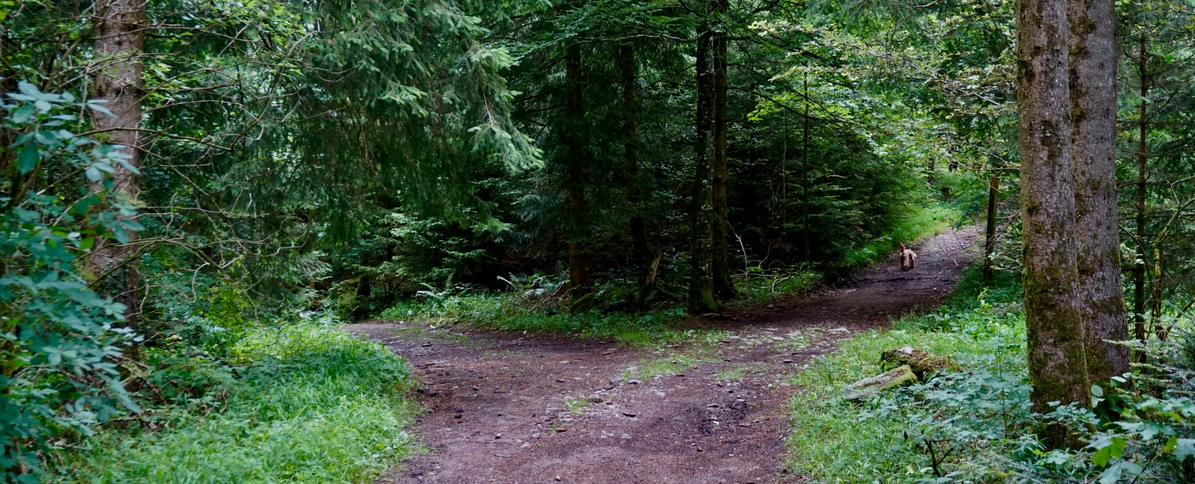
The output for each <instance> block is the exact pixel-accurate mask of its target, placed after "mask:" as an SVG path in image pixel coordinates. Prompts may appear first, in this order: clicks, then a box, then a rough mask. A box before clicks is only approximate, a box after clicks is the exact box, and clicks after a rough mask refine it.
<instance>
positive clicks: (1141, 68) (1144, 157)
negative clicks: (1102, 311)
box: [1133, 33, 1150, 361]
mask: <svg viewBox="0 0 1195 484" xmlns="http://www.w3.org/2000/svg"><path fill="white" fill-rule="evenodd" d="M1140 35H1141V38H1140V39H1139V40H1138V47H1139V51H1138V52H1139V54H1138V59H1137V75H1138V77H1139V81H1140V82H1141V85H1140V94H1141V106H1140V107H1139V108H1138V118H1139V120H1138V125H1137V203H1136V209H1137V261H1136V263H1135V264H1133V325H1134V331H1133V332H1134V333H1135V334H1134V336H1136V337H1137V340H1139V341H1141V342H1142V343H1144V342H1145V338H1146V333H1145V305H1146V298H1145V257H1146V255H1145V223H1146V218H1145V215H1146V214H1145V211H1146V206H1145V184H1146V181H1147V180H1146V176H1147V172H1146V162H1147V161H1148V160H1149V146H1148V145H1147V144H1146V140H1147V138H1148V134H1149V128H1148V127H1147V121H1146V118H1147V115H1148V114H1149V112H1148V103H1147V102H1146V100H1147V99H1149V89H1150V85H1149V77H1148V75H1149V72H1148V70H1147V69H1148V66H1147V65H1146V52H1145V34H1144V33H1141V34H1140ZM1140 356H1141V357H1144V356H1145V355H1144V353H1142V354H1141V355H1140ZM1142 361H1144V360H1142Z"/></svg>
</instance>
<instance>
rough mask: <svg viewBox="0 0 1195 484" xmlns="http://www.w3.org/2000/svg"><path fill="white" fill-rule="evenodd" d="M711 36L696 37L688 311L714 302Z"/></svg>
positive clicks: (703, 29) (714, 305)
mask: <svg viewBox="0 0 1195 484" xmlns="http://www.w3.org/2000/svg"><path fill="white" fill-rule="evenodd" d="M713 38H714V36H713V34H712V32H711V31H710V27H709V24H708V23H706V24H703V25H702V27H701V28H700V31H699V32H698V34H697V66H696V67H697V120H696V121H697V146H696V147H695V151H696V152H695V153H694V157H693V161H694V167H693V204H692V207H691V208H690V210H691V211H692V212H691V213H692V223H693V226H692V247H693V248H692V269H691V270H692V272H691V274H690V276H689V301H688V306H689V310H690V311H692V312H694V313H700V312H705V311H711V310H714V309H716V308H717V306H718V304H717V302H716V301H715V300H714V277H713V265H714V261H713V223H714V199H713V179H712V169H711V165H712V163H713V158H714V130H713V111H714V100H713V98H712V96H711V94H712V93H713V89H712V84H713V59H712V57H713V50H714V48H713Z"/></svg>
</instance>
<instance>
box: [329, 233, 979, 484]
mask: <svg viewBox="0 0 1195 484" xmlns="http://www.w3.org/2000/svg"><path fill="white" fill-rule="evenodd" d="M976 235H977V231H976V230H974V229H970V230H965V231H959V232H947V233H943V234H940V235H937V236H935V237H933V238H931V239H929V240H927V241H925V242H924V243H922V244H921V245H920V246H919V247H915V248H914V250H917V252H918V255H919V258H918V259H917V268H916V269H915V270H914V271H910V272H903V271H901V270H900V268H899V267H898V263H897V261H896V257H895V254H893V258H892V260H891V261H890V263H887V264H884V265H882V266H880V267H878V268H876V269H874V270H872V271H871V272H870V273H868V274H866V275H864V276H861V277H859V278H857V279H856V280H855V282H854V284H852V285H850V286H848V287H844V288H838V289H835V290H831V291H826V292H825V293H823V294H820V295H817V296H812V297H806V298H794V299H791V300H786V301H780V302H777V303H775V304H774V305H773V307H771V308H756V309H754V310H743V311H739V312H737V313H735V314H734V315H733V316H734V317H736V318H737V319H738V321H724V322H714V323H706V324H707V325H717V326H718V327H720V328H721V329H725V330H726V332H723V333H716V336H714V337H713V339H711V340H708V341H703V342H694V343H690V344H686V345H685V347H664V348H661V349H660V350H658V351H656V350H652V349H632V348H623V347H618V346H616V345H613V344H607V343H604V342H600V341H578V340H572V339H563V338H555V339H549V338H543V337H529V336H528V337H521V336H519V335H510V334H496V333H485V332H476V331H472V332H471V331H467V330H463V329H458V328H431V327H424V326H415V325H411V324H399V323H388V322H373V323H367V324H358V325H353V326H351V327H350V329H351V330H352V331H354V332H357V333H359V334H363V335H367V336H368V337H371V338H374V339H378V340H381V341H382V342H384V343H385V344H386V346H387V347H389V348H390V349H391V350H392V351H394V352H395V353H398V354H400V355H403V356H404V357H406V358H407V359H408V360H409V361H410V363H411V365H412V367H413V368H414V374H415V377H416V378H417V379H418V380H419V381H420V382H421V384H422V388H421V390H420V393H421V394H422V395H423V397H424V400H425V403H426V405H427V408H428V410H429V412H428V413H427V414H426V415H423V416H422V417H421V418H420V419H419V423H418V426H417V429H416V433H417V434H418V435H419V436H420V438H421V440H422V442H423V443H424V445H426V446H427V448H428V449H429V452H427V453H422V454H418V455H415V456H414V457H412V458H411V459H409V460H408V461H407V462H404V463H403V464H402V465H401V466H398V467H396V468H394V469H392V470H391V471H390V473H389V474H388V475H387V476H385V477H384V478H383V479H381V480H380V481H379V482H380V483H416V482H418V483H437V484H472V483H491V482H493V483H506V484H530V483H555V482H565V483H645V484H648V483H650V484H664V483H684V484H701V483H711V484H712V483H737V484H743V483H758V484H764V483H778V482H798V481H800V479H799V478H798V477H796V476H791V475H789V474H787V473H786V472H787V471H786V470H785V469H784V465H783V454H784V449H785V444H784V438H785V436H786V435H787V432H788V431H789V424H788V420H787V417H786V414H787V411H788V409H787V405H786V403H787V401H788V399H789V397H790V396H791V395H792V393H793V391H794V388H793V387H791V385H790V384H789V383H787V382H786V381H785V380H786V379H787V375H788V374H789V373H792V372H796V371H800V370H801V369H802V368H803V367H804V365H806V364H807V363H808V361H809V360H810V359H811V358H813V357H814V356H817V355H821V354H824V353H826V352H828V351H830V350H832V349H833V348H834V346H835V342H836V341H837V340H838V339H841V338H846V337H849V336H851V335H852V334H854V333H856V332H858V331H861V330H865V329H869V328H875V327H881V326H883V325H885V324H886V323H887V322H888V321H890V320H891V319H892V318H895V317H897V316H899V315H901V314H903V313H906V312H908V311H911V310H914V309H916V308H917V307H929V306H933V305H936V304H938V303H940V302H941V300H942V298H943V297H945V296H946V295H947V294H949V292H950V290H951V288H952V287H953V285H954V281H955V280H956V279H957V276H958V275H959V273H960V271H961V270H962V268H963V266H964V264H965V263H966V262H967V260H968V258H969V257H970V256H971V255H972V254H971V252H970V251H968V250H967V249H968V248H969V247H970V246H971V245H972V241H973V240H974V239H975V237H976Z"/></svg>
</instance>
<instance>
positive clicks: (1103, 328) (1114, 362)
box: [1067, 0, 1129, 382]
mask: <svg viewBox="0 0 1195 484" xmlns="http://www.w3.org/2000/svg"><path fill="white" fill-rule="evenodd" d="M1067 16H1068V22H1069V23H1070V52H1071V57H1070V59H1069V62H1070V94H1071V97H1070V102H1071V128H1072V134H1071V159H1072V163H1071V168H1072V171H1073V173H1074V177H1075V229H1074V230H1075V233H1080V234H1083V236H1082V237H1075V242H1076V244H1075V245H1076V247H1075V248H1076V262H1077V264H1078V270H1079V286H1078V287H1079V314H1080V317H1081V318H1082V319H1083V331H1084V334H1085V335H1086V336H1085V337H1086V342H1085V346H1086V351H1087V355H1088V357H1087V374H1088V378H1090V379H1091V381H1092V382H1097V381H1107V380H1109V379H1111V378H1112V377H1113V376H1116V375H1120V374H1122V373H1124V372H1126V371H1129V348H1128V347H1127V346H1124V345H1121V344H1116V343H1114V342H1117V341H1124V340H1127V339H1128V338H1129V334H1128V322H1127V320H1126V311H1125V304H1124V285H1123V282H1122V280H1121V267H1120V238H1119V237H1118V230H1119V228H1120V225H1119V224H1118V223H1117V221H1116V210H1117V207H1116V63H1117V56H1116V46H1115V39H1114V36H1113V33H1114V30H1115V22H1116V14H1115V13H1114V11H1113V0H1069V5H1068V12H1067Z"/></svg>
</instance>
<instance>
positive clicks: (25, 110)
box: [11, 104, 34, 124]
mask: <svg viewBox="0 0 1195 484" xmlns="http://www.w3.org/2000/svg"><path fill="white" fill-rule="evenodd" d="M33 111H34V107H33V105H32V104H26V105H24V106H21V107H20V108H18V109H17V110H16V111H13V113H12V118H11V119H12V122H14V123H19V124H24V123H25V122H27V121H29V118H31V117H33Z"/></svg>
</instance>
